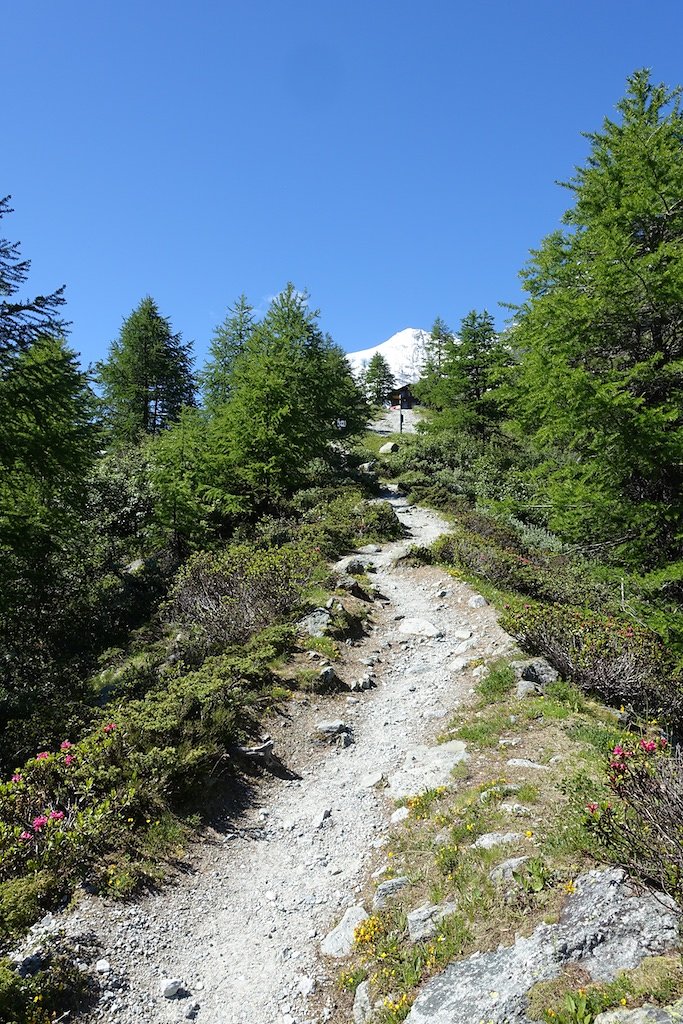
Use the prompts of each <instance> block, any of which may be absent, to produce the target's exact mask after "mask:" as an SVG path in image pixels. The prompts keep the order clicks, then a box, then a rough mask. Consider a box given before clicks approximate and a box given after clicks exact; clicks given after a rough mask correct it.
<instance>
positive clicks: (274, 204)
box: [0, 0, 683, 362]
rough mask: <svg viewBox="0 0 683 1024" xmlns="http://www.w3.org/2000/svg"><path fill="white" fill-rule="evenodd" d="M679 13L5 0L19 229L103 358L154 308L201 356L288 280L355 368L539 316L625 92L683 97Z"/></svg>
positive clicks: (7, 113)
mask: <svg viewBox="0 0 683 1024" xmlns="http://www.w3.org/2000/svg"><path fill="white" fill-rule="evenodd" d="M682 30H683V5H681V4H680V2H678V0H675V2H674V0H672V2H661V0H651V2H650V3H648V4H646V3H645V2H644V0H638V2H635V0H576V2H565V0H515V2H512V0H490V2H476V0H470V2H468V3H462V2H457V0H450V2H447V0H439V2H435V0H419V2H418V0H393V2H386V0H365V2H364V3H361V2H358V0H290V2H288V3H285V2H283V0H240V2H237V0H194V2H192V3H190V2H189V0H184V2H181V0H164V2H163V3H162V2H160V0H137V2H132V0H117V2H116V3H114V2H112V0H109V2H104V0H95V2H93V0H90V2H89V3H85V2H82V0H67V2H66V3H55V2H54V0H52V2H50V3H47V2H44V0H31V2H30V3H14V4H6V5H4V9H3V14H2V35H1V38H0V58H1V62H2V68H3V77H4V81H5V96H6V102H5V104H4V110H3V123H4V130H3V159H2V182H1V183H0V194H6V193H10V194H11V195H12V197H13V206H14V208H15V213H14V214H13V215H12V216H11V217H8V218H7V219H5V220H4V221H3V223H2V225H1V229H0V230H1V233H2V235H3V236H5V237H8V238H10V239H12V240H19V241H20V242H21V244H22V252H23V255H24V256H26V257H28V258H30V259H31V261H32V276H31V280H30V282H29V288H30V290H31V292H32V293H36V292H40V291H45V290H50V289H52V288H53V287H56V286H57V285H59V284H66V286H67V297H68V316H69V318H70V319H71V320H72V321H73V326H72V330H71V341H72V344H73V345H74V347H75V348H76V349H77V350H78V351H79V352H81V353H82V357H83V360H84V362H89V361H90V360H94V359H96V358H99V357H101V356H103V355H104V354H105V353H106V350H107V346H108V344H109V342H110V341H111V340H112V339H113V338H115V337H116V335H117V333H118V331H119V328H120V326H121V322H122V319H123V318H124V317H125V316H126V315H128V313H129V312H130V311H131V310H132V309H133V308H134V307H135V306H136V305H137V303H138V302H139V301H140V299H141V298H142V297H143V296H144V295H146V294H151V295H152V296H154V298H155V299H156V300H157V302H158V304H159V306H160V309H161V311H162V313H164V315H166V316H168V317H169V318H170V319H171V321H172V324H173V326H174V328H175V329H176V330H179V331H181V332H182V334H183V337H184V339H185V340H192V341H194V343H195V348H196V352H197V355H198V357H199V359H200V360H201V358H202V356H203V354H204V352H205V350H206V346H207V343H208V340H209V339H210V336H211V332H212V330H213V327H214V326H215V325H216V323H218V322H219V321H220V320H221V319H222V318H223V316H224V314H225V310H226V307H227V306H228V305H229V304H230V303H231V302H232V301H233V300H234V298H235V297H236V296H237V295H238V294H239V293H240V292H242V291H244V292H246V294H247V295H248V296H249V298H250V299H251V301H252V302H253V303H254V305H256V306H257V307H264V306H265V305H266V304H267V301H268V297H269V296H272V295H273V294H274V293H276V292H277V291H279V290H280V289H281V288H282V287H283V285H284V284H285V282H286V281H288V280H292V281H294V283H295V284H296V285H297V287H299V288H308V289H309V291H310V293H311V299H312V304H313V305H314V306H317V307H319V308H320V309H321V313H322V317H321V321H322V324H323V327H324V328H325V329H326V330H329V331H330V333H331V334H332V336H333V338H334V339H335V341H337V342H338V343H339V344H341V345H342V346H343V347H344V348H345V349H346V350H347V351H352V350H354V349H361V348H365V347H368V346H370V345H374V344H377V343H378V342H380V341H382V340H384V339H385V338H387V337H389V335H391V334H392V333H394V332H395V331H398V330H400V329H402V328H404V327H408V326H411V327H425V328H428V327H429V325H430V324H431V322H432V321H433V319H434V317H435V316H436V315H441V316H442V317H444V318H445V319H446V320H447V321H448V322H449V323H450V324H451V325H452V326H453V327H457V325H458V323H459V321H460V320H461V318H462V317H463V316H464V315H465V314H466V313H467V311H468V310H469V309H472V308H477V309H482V308H484V307H487V308H489V309H490V310H491V311H492V312H494V314H495V315H496V318H497V322H498V324H499V325H502V324H503V323H504V321H505V318H506V316H507V313H506V312H505V311H504V310H502V309H501V308H500V307H499V305H498V303H499V302H505V301H516V300H517V299H518V298H519V297H520V291H519V283H518V278H517V273H518V271H519V269H520V267H521V266H522V265H523V263H524V262H525V259H526V256H527V253H528V250H529V248H531V247H533V246H534V245H536V244H537V243H538V241H539V240H540V239H541V238H542V237H543V236H544V235H545V234H547V233H548V232H550V231H551V230H553V229H555V228H556V227H557V226H558V222H559V218H560V216H561V214H562V211H563V210H564V209H565V207H566V206H567V204H568V200H569V195H568V194H567V193H566V192H565V191H564V190H562V189H561V188H558V187H557V186H556V185H555V184H554V183H555V181H556V180H557V179H566V178H567V177H569V176H570V175H571V172H572V169H573V167H574V166H575V165H576V164H577V163H581V162H582V161H583V159H584V157H585V154H586V151H587V143H586V141H585V139H583V138H582V137H581V135H580V133H581V131H582V130H591V129H594V128H597V127H599V125H600V122H601V120H602V118H603V116H604V115H605V114H608V113H611V112H612V111H613V108H614V104H615V103H616V102H617V100H618V99H619V98H620V96H621V95H622V94H623V92H624V85H625V80H626V76H627V75H628V74H629V73H630V72H632V71H633V70H634V69H635V68H638V67H643V66H648V67H651V68H652V71H653V76H654V77H655V78H656V79H657V80H658V81H660V80H663V81H666V82H667V83H669V84H676V83H679V82H683V61H681V47H680V40H681V33H682Z"/></svg>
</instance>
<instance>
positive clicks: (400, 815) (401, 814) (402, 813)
mask: <svg viewBox="0 0 683 1024" xmlns="http://www.w3.org/2000/svg"><path fill="white" fill-rule="evenodd" d="M409 816H410V811H409V810H408V808H407V807H398V808H397V809H396V810H395V811H394V813H393V814H392V815H391V823H392V825H398V824H400V822H402V821H405V820H406V818H408V817H409Z"/></svg>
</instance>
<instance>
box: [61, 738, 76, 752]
mask: <svg viewBox="0 0 683 1024" xmlns="http://www.w3.org/2000/svg"><path fill="white" fill-rule="evenodd" d="M72 746H73V743H69V741H68V740H64V742H63V743H62V744H61V746H60V748H59V749H60V750H69V749H70V748H71V747H72Z"/></svg>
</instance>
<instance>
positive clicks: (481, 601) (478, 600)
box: [467, 594, 488, 608]
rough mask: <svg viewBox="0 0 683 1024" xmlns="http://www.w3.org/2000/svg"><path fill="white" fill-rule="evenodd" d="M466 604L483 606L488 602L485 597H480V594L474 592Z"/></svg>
mask: <svg viewBox="0 0 683 1024" xmlns="http://www.w3.org/2000/svg"><path fill="white" fill-rule="evenodd" d="M467 604H468V605H469V607H470V608H485V607H486V605H487V604H488V601H487V600H486V598H485V597H482V596H481V594H475V595H474V596H473V597H471V598H470V599H469V601H468V602H467Z"/></svg>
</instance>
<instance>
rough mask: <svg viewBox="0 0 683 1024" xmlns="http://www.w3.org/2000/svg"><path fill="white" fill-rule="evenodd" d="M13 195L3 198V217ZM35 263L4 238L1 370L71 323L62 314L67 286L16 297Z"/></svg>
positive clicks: (0, 243) (0, 246)
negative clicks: (33, 343)
mask: <svg viewBox="0 0 683 1024" xmlns="http://www.w3.org/2000/svg"><path fill="white" fill-rule="evenodd" d="M9 201H10V196H5V198H4V199H0V220H1V219H2V218H3V217H4V216H6V215H7V214H8V213H12V208H11V207H10V205H9ZM30 266H31V264H30V261H29V260H22V259H21V256H20V253H19V244H18V243H17V242H10V241H8V240H7V239H6V238H0V299H1V300H2V301H0V373H1V372H3V370H4V369H5V367H6V366H7V365H8V363H9V361H11V358H12V356H13V355H16V354H17V353H18V352H22V351H25V350H26V349H27V348H28V347H29V345H31V344H32V342H34V341H37V340H38V339H39V338H42V337H54V338H58V337H62V336H63V335H64V334H65V333H66V329H67V323H66V321H65V320H63V319H62V318H61V316H60V315H59V310H60V308H61V306H63V305H64V301H65V300H64V288H63V287H61V288H58V289H57V290H56V291H54V292H52V293H50V294H49V295H37V296H36V297H35V298H33V299H24V300H21V299H15V298H12V297H13V296H15V295H16V293H17V291H18V290H19V287H20V285H22V284H23V283H24V281H25V280H26V279H27V277H28V272H29V268H30Z"/></svg>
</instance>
